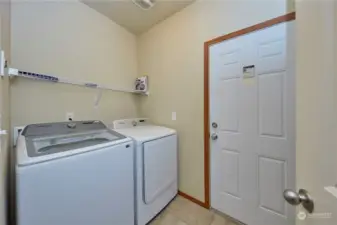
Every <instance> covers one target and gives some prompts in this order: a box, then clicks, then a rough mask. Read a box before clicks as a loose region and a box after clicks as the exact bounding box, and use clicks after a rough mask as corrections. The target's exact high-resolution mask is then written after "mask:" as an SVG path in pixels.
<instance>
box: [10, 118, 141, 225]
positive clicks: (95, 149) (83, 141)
mask: <svg viewBox="0 0 337 225" xmlns="http://www.w3.org/2000/svg"><path fill="white" fill-rule="evenodd" d="M16 151H17V157H16V193H17V196H16V197H17V198H16V209H17V213H16V214H17V224H18V225H46V224H48V225H94V224H95V225H133V224H134V223H135V212H134V201H135V199H134V182H135V181H134V147H133V141H132V140H131V139H130V138H127V137H125V136H124V135H121V134H118V133H117V132H115V131H112V130H110V129H108V128H106V126H105V125H104V124H103V123H102V122H100V121H82V122H70V123H68V122H66V123H49V124H34V125H28V126H26V127H25V129H24V130H23V131H22V133H21V134H20V136H19V138H18V142H17V148H16Z"/></svg>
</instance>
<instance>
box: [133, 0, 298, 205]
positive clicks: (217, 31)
mask: <svg viewBox="0 0 337 225" xmlns="http://www.w3.org/2000/svg"><path fill="white" fill-rule="evenodd" d="M293 9H294V7H293V2H292V1H291V2H290V3H289V4H285V1H284V0H241V1H236V0H235V1H234V0H233V1H225V0H223V1H199V2H196V3H194V4H192V5H190V6H188V7H187V8H185V9H184V10H182V11H181V12H179V13H177V14H175V15H174V16H172V17H170V18H168V19H167V20H165V21H163V22H162V23H160V24H158V25H156V26H155V27H153V28H152V29H151V30H150V31H148V32H146V33H145V34H143V35H141V36H140V38H139V40H138V62H139V73H141V74H147V75H149V81H150V89H151V90H150V91H151V95H150V96H149V97H145V98H142V104H141V113H142V115H143V116H146V117H149V118H151V119H152V120H153V121H154V122H156V123H159V124H163V125H167V126H169V127H173V128H175V129H177V131H178V134H179V176H180V177H179V189H180V190H181V191H183V192H185V193H187V194H189V195H191V196H193V197H195V198H197V199H199V200H202V201H203V200H204V176H203V174H204V152H203V151H204V148H203V144H204V142H203V75H204V74H203V43H204V42H205V41H207V40H210V39H212V38H215V37H217V36H220V35H224V34H226V33H229V32H233V31H236V30H239V29H242V28H245V27H247V26H251V25H254V24H256V23H260V22H263V21H265V20H268V19H271V18H274V17H277V16H280V15H283V14H285V13H286V11H287V10H293ZM171 112H177V120H176V121H172V120H171Z"/></svg>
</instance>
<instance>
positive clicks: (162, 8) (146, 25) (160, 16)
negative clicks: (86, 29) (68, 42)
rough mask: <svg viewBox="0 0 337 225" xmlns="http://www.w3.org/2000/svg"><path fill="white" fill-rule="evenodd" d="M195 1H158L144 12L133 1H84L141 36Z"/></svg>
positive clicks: (83, 0)
mask: <svg viewBox="0 0 337 225" xmlns="http://www.w3.org/2000/svg"><path fill="white" fill-rule="evenodd" d="M194 1H195V0H156V3H155V5H154V6H153V7H152V8H151V9H149V10H143V9H141V8H139V7H138V6H137V5H135V4H134V3H133V2H132V1H131V0H82V2H83V3H85V4H86V5H88V6H89V7H91V8H93V9H95V10H96V11H98V12H100V13H102V14H103V15H105V16H107V17H108V18H110V19H111V20H113V21H114V22H116V23H118V24H119V25H121V26H123V27H125V28H126V29H128V30H129V31H130V32H132V33H134V34H141V33H143V32H144V31H147V30H148V29H150V28H151V27H152V26H153V25H155V24H156V23H158V22H160V21H162V20H164V19H166V18H167V17H169V16H171V15H172V14H174V13H176V12H178V11H180V10H181V9H183V8H184V7H186V6H187V5H189V4H191V3H193V2H194Z"/></svg>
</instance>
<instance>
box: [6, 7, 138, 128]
mask: <svg viewBox="0 0 337 225" xmlns="http://www.w3.org/2000/svg"><path fill="white" fill-rule="evenodd" d="M11 23H12V24H11V47H12V48H11V53H12V54H11V55H12V57H11V66H12V67H14V68H19V69H21V70H26V71H33V72H39V73H45V74H54V75H57V76H60V77H65V78H70V79H76V80H84V81H92V82H96V83H99V84H104V85H107V86H115V87H119V88H132V85H133V83H134V79H135V78H136V76H137V54H136V50H137V47H136V44H137V43H136V37H135V36H134V35H133V34H131V33H129V32H128V31H126V30H125V29H124V28H122V27H120V26H119V25H117V24H115V23H114V22H112V21H111V20H109V19H108V18H106V17H105V16H103V15H101V14H99V13H98V12H96V11H94V10H92V9H90V8H89V7H88V6H86V5H84V4H82V3H79V2H76V1H59V2H56V1H45V2H44V3H43V2H42V1H40V2H39V1H30V2H27V1H26V2H21V3H20V2H18V1H14V2H13V4H12V11H11ZM96 94H97V91H96V90H93V89H87V88H81V87H76V86H70V85H63V84H52V83H44V82H36V81H31V80H26V79H23V78H15V79H14V80H13V81H12V85H11V107H12V113H11V121H12V126H17V125H25V124H28V123H38V122H52V121H64V120H65V115H66V112H74V113H75V120H85V119H100V120H103V121H105V122H109V121H112V120H114V119H120V118H124V117H135V116H137V105H136V102H135V96H133V95H131V94H128V93H117V92H112V91H104V92H103V97H102V100H101V102H100V104H99V107H98V108H97V109H95V108H94V99H95V97H96Z"/></svg>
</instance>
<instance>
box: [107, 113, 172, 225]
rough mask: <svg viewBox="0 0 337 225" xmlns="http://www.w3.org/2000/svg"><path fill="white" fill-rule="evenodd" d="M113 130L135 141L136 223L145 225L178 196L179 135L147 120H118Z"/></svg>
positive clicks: (114, 123)
mask: <svg viewBox="0 0 337 225" xmlns="http://www.w3.org/2000/svg"><path fill="white" fill-rule="evenodd" d="M111 128H113V129H115V130H116V131H117V132H118V133H121V134H124V135H126V136H129V137H131V138H132V139H133V140H134V143H135V156H136V159H135V164H136V167H135V168H136V172H135V173H136V190H135V192H136V222H137V225H145V224H147V223H148V222H149V221H150V220H151V219H153V218H154V217H155V216H156V215H157V214H158V213H159V212H160V211H161V210H162V209H163V208H164V207H165V206H166V205H167V204H168V203H169V202H170V201H171V200H172V199H173V198H174V197H175V196H176V195H177V192H178V179H177V178H178V176H177V174H178V156H177V133H176V131H175V130H173V129H169V128H166V127H161V126H154V125H152V124H151V123H149V121H148V119H126V120H116V121H114V122H113V125H112V126H111Z"/></svg>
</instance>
